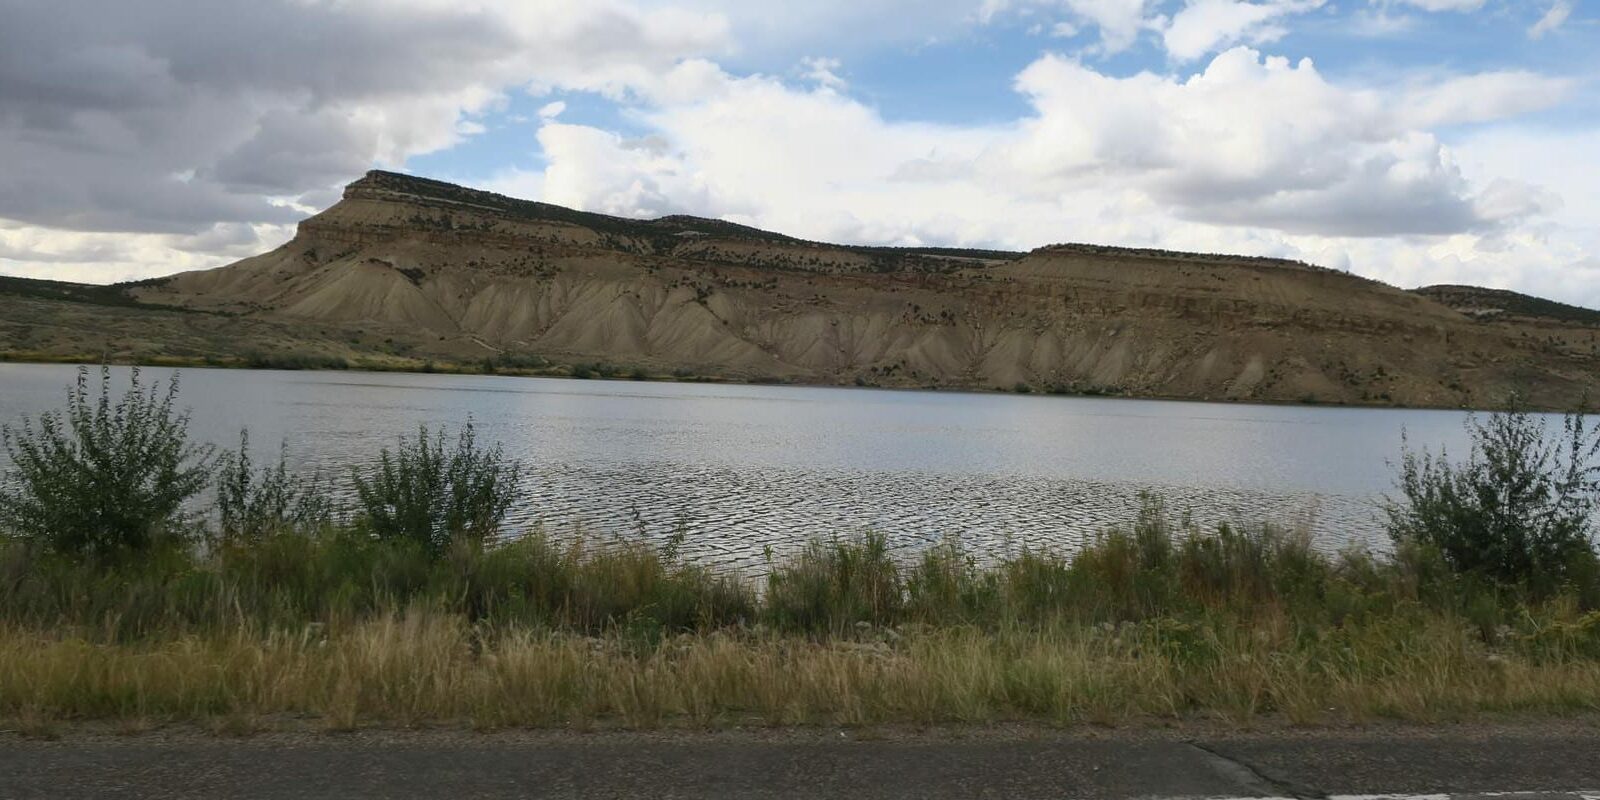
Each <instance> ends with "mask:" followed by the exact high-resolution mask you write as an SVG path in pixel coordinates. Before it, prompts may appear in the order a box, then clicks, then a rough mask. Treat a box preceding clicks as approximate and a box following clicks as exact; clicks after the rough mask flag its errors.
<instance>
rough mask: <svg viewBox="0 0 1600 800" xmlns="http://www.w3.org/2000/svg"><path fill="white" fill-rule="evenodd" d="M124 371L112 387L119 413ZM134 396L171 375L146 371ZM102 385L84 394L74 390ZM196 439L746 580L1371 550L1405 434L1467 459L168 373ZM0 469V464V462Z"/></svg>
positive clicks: (1411, 427)
mask: <svg viewBox="0 0 1600 800" xmlns="http://www.w3.org/2000/svg"><path fill="white" fill-rule="evenodd" d="M127 374H128V370H126V369H117V370H114V375H115V376H116V380H117V382H118V383H117V387H116V388H117V391H118V392H120V391H121V389H122V388H123V387H124V386H125V385H126V379H127ZM143 374H144V377H145V379H146V382H147V383H148V382H149V381H152V380H157V379H159V380H166V379H168V378H170V377H171V376H172V374H173V371H172V370H169V369H156V368H148V369H145V370H144V373H143ZM75 379H76V368H75V367H72V366H62V365H33V364H0V421H3V422H5V423H8V424H12V425H15V424H17V423H19V422H21V421H22V419H23V418H24V417H27V416H33V415H37V414H38V413H40V412H43V411H47V410H52V409H56V408H61V407H63V405H64V403H63V400H64V397H65V393H66V389H67V387H68V386H69V385H70V384H71V383H72V382H73V381H74V380H75ZM90 379H91V382H92V383H97V381H98V375H97V373H96V374H92V375H91V378H90ZM180 380H181V386H182V391H181V394H180V401H179V404H180V405H181V406H184V407H186V408H188V409H190V410H191V412H192V424H191V428H190V430H191V434H192V436H193V437H194V438H196V439H198V440H201V441H205V442H209V443H213V444H216V445H218V446H223V447H234V446H237V443H238V437H239V430H240V429H241V428H245V427H248V428H249V430H250V437H251V442H252V449H253V451H254V454H255V456H256V459H257V461H258V462H265V461H268V460H270V459H271V458H272V457H274V456H275V455H276V451H277V449H278V445H279V443H280V442H281V443H283V444H285V445H286V446H287V448H288V454H289V460H290V463H291V464H292V465H293V466H294V467H295V468H296V469H302V470H313V469H319V468H320V469H322V470H324V471H325V472H326V473H328V474H330V475H331V476H332V477H333V478H335V479H336V480H337V481H338V483H339V485H341V486H346V485H347V484H348V475H347V473H346V472H345V470H347V469H348V465H351V464H355V463H362V462H365V461H368V460H370V459H373V458H375V457H376V455H377V453H378V451H379V450H380V449H381V448H383V447H385V446H391V447H392V446H393V444H394V442H395V440H396V437H399V436H401V435H415V433H416V430H417V426H418V425H420V424H427V425H429V426H430V427H435V428H437V427H439V426H444V427H445V428H447V429H449V430H450V431H452V432H453V431H454V430H455V429H457V428H458V426H460V425H461V424H463V423H465V422H466V421H467V420H469V419H470V420H471V421H472V422H473V424H474V425H475V426H476V427H477V430H478V434H479V439H480V441H483V442H488V443H493V442H499V443H501V444H502V445H503V446H504V448H505V452H506V454H507V455H508V456H511V457H514V458H517V459H519V460H521V461H522V462H523V463H524V473H523V474H524V481H525V484H526V487H525V488H526V494H525V497H524V498H523V500H522V501H521V502H519V503H518V504H517V506H516V507H515V508H514V509H513V512H512V528H513V530H526V529H528V528H530V527H531V526H534V525H542V526H544V528H545V529H546V530H547V531H549V532H550V533H551V534H552V535H574V534H580V533H581V534H582V535H586V536H591V537H613V536H623V537H635V536H639V535H643V536H646V537H650V538H656V539H663V540H664V539H665V538H666V537H668V536H670V535H671V534H672V533H673V532H674V530H679V529H681V530H682V531H683V534H684V544H683V547H682V552H683V553H684V555H685V556H687V557H689V558H692V559H695V560H698V561H701V562H703V563H707V564H711V565H716V566H721V567H727V568H735V569H739V570H743V571H747V572H761V571H763V567H764V564H765V555H764V554H765V553H767V552H769V551H768V548H770V551H771V552H774V553H779V554H781V553H784V552H787V551H788V550H790V549H792V548H794V547H796V546H798V545H799V544H800V543H803V542H804V541H806V540H807V539H811V538H816V537H829V536H834V535H851V534H854V533H859V532H861V531H864V530H868V529H871V530H876V531H879V532H882V533H883V534H885V535H886V536H887V537H888V539H889V541H890V543H891V544H892V545H893V546H894V547H896V548H900V549H908V550H915V549H917V548H921V547H925V546H927V545H929V544H931V543H937V542H941V541H945V540H955V541H958V542H959V543H960V544H961V545H962V546H963V547H965V548H967V549H968V550H969V551H971V552H973V553H975V554H980V555H985V556H987V555H1001V554H1005V553H1014V552H1017V551H1019V550H1021V549H1023V548H1032V549H1058V550H1065V549H1071V548H1072V547H1074V546H1075V545H1077V544H1079V543H1081V542H1083V541H1084V540H1085V539H1086V538H1089V537H1092V536H1093V535H1094V534H1095V533H1096V532H1097V531H1100V530H1103V529H1105V528H1106V527H1108V526H1111V525H1115V524H1118V523H1126V522H1128V521H1130V520H1132V519H1133V517H1134V515H1135V514H1136V512H1137V510H1138V507H1139V504H1140V494H1141V493H1142V492H1153V493H1156V494H1158V495H1160V496H1161V497H1162V498H1164V499H1165V501H1166V503H1167V505H1168V506H1169V507H1170V508H1171V509H1173V511H1174V512H1178V513H1183V512H1187V513H1189V514H1191V515H1192V516H1193V518H1194V520H1195V521H1196V522H1198V523H1201V524H1205V525H1208V526H1209V525H1214V524H1217V523H1219V522H1232V523H1241V524H1247V525H1248V524H1255V523H1259V522H1262V521H1273V522H1276V523H1280V524H1284V525H1291V526H1306V527H1308V528H1309V529H1310V531H1311V532H1312V534H1313V536H1314V538H1315V541H1316V542H1317V544H1318V545H1319V546H1320V547H1323V548H1326V549H1330V550H1333V549H1339V548H1342V547H1346V546H1350V545H1370V546H1373V547H1377V548H1381V547H1383V546H1384V544H1385V537H1384V534H1383V528H1382V513H1381V511H1380V509H1379V506H1378V501H1379V500H1381V498H1382V495H1383V494H1384V493H1385V492H1389V491H1392V487H1393V483H1394V474H1395V473H1394V469H1393V467H1392V466H1391V464H1392V462H1395V461H1398V459H1399V457H1400V452H1401V433H1402V431H1405V432H1406V433H1407V435H1408V436H1409V437H1410V441H1411V443H1412V445H1413V446H1414V447H1416V446H1427V447H1430V448H1434V449H1437V448H1439V447H1441V446H1443V447H1447V448H1448V449H1449V450H1450V452H1452V453H1455V454H1459V455H1463V456H1464V455H1465V453H1466V450H1467V438H1466V434H1465V431H1464V430H1463V427H1462V425H1463V422H1464V421H1465V417H1466V415H1465V414H1463V413H1461V412H1455V411H1425V410H1393V409H1365V408H1362V409H1357V408H1333V407H1316V406H1261V405H1233V404H1220V403H1197V402H1174V401H1157V400H1130V399H1120V398H1103V397H1064V396H1043V395H1009V394H974V393H957V392H932V391H891V390H879V389H854V388H820V387H797V386H771V385H759V386H745V385H730V384H696V383H654V382H627V381H589V380H569V379H552V378H518V377H505V376H489V375H485V376H459V375H428V374H398V373H360V372H279V371H252V370H208V369H185V370H182V371H181V373H180ZM3 462H4V458H3V455H0V464H3Z"/></svg>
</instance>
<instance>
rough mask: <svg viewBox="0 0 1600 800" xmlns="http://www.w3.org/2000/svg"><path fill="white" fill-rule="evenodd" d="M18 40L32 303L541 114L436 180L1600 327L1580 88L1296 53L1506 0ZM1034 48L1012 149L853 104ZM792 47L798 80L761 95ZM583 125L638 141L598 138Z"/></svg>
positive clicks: (1114, 3) (836, 236)
mask: <svg viewBox="0 0 1600 800" xmlns="http://www.w3.org/2000/svg"><path fill="white" fill-rule="evenodd" d="M1346 5H1351V4H1349V3H1346ZM0 9H3V13H4V15H5V18H6V19H7V20H8V21H13V22H15V23H16V24H8V25H6V26H4V27H0V163H5V164H7V165H8V168H7V169H6V170H5V171H4V173H3V174H0V272H7V273H12V274H25V275H30V276H34V277H59V278H64V279H77V280H117V279H126V278H136V277H146V276H149V275H154V274H162V273H168V272H173V271H178V270H182V269H191V268H200V267H207V266H214V265H216V264H219V263H225V262H226V261H228V260H231V259H234V258H238V257H242V256H245V255H250V254H253V253H254V252H259V251H260V250H262V249H265V248H267V247H270V246H273V245H275V244H276V243H278V242H281V241H282V240H284V239H285V238H287V236H288V235H290V233H292V229H293V224H294V223H295V221H297V220H298V219H300V218H302V217H304V216H305V215H306V214H307V213H310V212H313V211H315V210H317V209H319V208H322V207H325V206H326V205H327V204H329V203H331V202H332V201H333V200H334V199H336V198H337V191H336V190H337V187H338V186H340V185H341V184H343V183H344V182H346V181H348V180H350V179H352V178H354V177H356V176H358V175H359V174H361V173H362V172H364V171H365V170H366V169H368V168H371V167H373V166H383V167H389V168H401V169H404V168H405V167H406V166H407V164H408V162H409V161H411V160H413V159H416V158H418V157H419V156H423V155H425V154H432V156H430V158H431V159H432V160H433V162H434V163H440V162H442V163H446V164H448V163H450V161H449V156H450V155H451V154H452V153H455V152H458V151H461V150H464V149H466V148H467V147H469V146H470V145H472V144H473V143H474V141H475V139H476V138H477V137H481V136H483V135H484V134H485V131H487V130H490V129H494V128H500V127H503V126H505V125H506V124H507V123H506V119H505V118H506V117H507V115H508V113H509V109H510V107H511V106H512V105H514V104H516V103H517V101H518V100H519V99H522V98H530V99H533V100H536V101H538V104H539V108H540V109H541V113H539V114H538V115H537V116H536V118H535V119H533V120H532V121H531V122H530V124H529V125H528V126H527V136H526V137H525V141H521V142H519V143H518V144H517V145H516V146H517V147H518V148H523V151H522V152H520V153H516V154H515V155H516V156H517V157H511V156H508V157H507V158H506V159H505V162H506V163H505V164H504V165H502V166H495V165H494V164H492V163H491V164H490V165H489V166H488V167H487V168H485V167H484V166H483V165H482V164H475V165H473V166H470V167H469V166H465V165H464V166H462V167H461V168H460V169H459V170H457V171H456V172H457V174H445V175H441V176H440V177H445V178H455V179H458V180H463V181H466V182H470V183H474V184H477V185H485V186H487V187H488V188H494V189H498V190H501V191H506V192H508V193H512V194H516V195H519V196H524V197H532V198H536V199H544V200H547V201H550V202H555V203H561V204H565V205H571V206H575V207H579V208H584V209H588V210H595V211H603V212H608V213H615V214H623V215H629V216H653V215H658V214H665V213H695V214H702V215H706V216H713V217H723V218H727V219H730V220H734V221H738V222H743V223H747V224H753V225H758V226H761V227H765V228H769V229H775V230H780V231H783V232H786V233H792V234H796V235H802V236H806V237H810V238H818V239H830V240H840V241H850V242H868V243H891V244H940V245H946V244H947V245H968V246H1002V247H1011V248H1029V247H1034V246H1038V245H1041V244H1046V243H1050V242H1055V241H1068V240H1077V241H1097V242H1106V243H1114V244H1127V245H1150V246H1162V247H1174V248H1196V249H1204V250H1209V251H1237V252H1242V253H1250V254H1262V255H1280V256H1289V257H1294V258H1302V259H1306V260H1310V261H1314V262H1318V263H1323V264H1327V265H1329V266H1334V267H1340V268H1349V269H1353V270H1355V271H1358V272H1361V273H1363V274H1367V275H1370V276H1372V277H1377V278H1380V279H1383V280H1387V281H1391V282H1395V283H1400V284H1409V285H1416V284H1421V283H1438V282H1474V283H1482V284H1488V285H1496V286H1504V287H1507V288H1515V289H1519V290H1523V291H1530V292H1535V293H1541V294H1545V295H1550V296H1556V297H1558V298H1560V299H1565V300H1568V301H1570V302H1585V303H1590V304H1597V303H1600V289H1595V288H1593V287H1596V286H1600V280H1597V279H1600V234H1596V233H1595V231H1596V230H1597V229H1600V197H1596V194H1595V190H1593V189H1592V188H1588V187H1593V186H1594V185H1595V181H1594V180H1592V179H1593V178H1594V177H1596V176H1595V172H1596V171H1597V170H1600V167H1597V166H1596V165H1595V163H1594V162H1595V161H1596V158H1595V157H1594V156H1593V155H1590V156H1588V157H1587V158H1585V157H1584V156H1583V155H1581V154H1582V153H1583V152H1584V150H1585V148H1586V146H1588V145H1589V144H1591V143H1593V144H1594V145H1595V146H1596V151H1600V135H1597V133H1596V131H1600V125H1597V124H1596V122H1595V120H1593V119H1588V118H1585V117H1583V115H1582V114H1581V113H1579V114H1577V116H1578V122H1577V123H1575V124H1568V125H1567V126H1566V127H1565V128H1562V129H1560V130H1555V131H1552V130H1549V129H1548V128H1546V127H1543V126H1541V125H1535V124H1531V123H1530V121H1529V120H1530V117H1531V118H1538V117H1539V116H1540V115H1551V114H1556V113H1559V112H1563V111H1564V110H1566V109H1569V108H1574V107H1578V108H1580V110H1582V109H1588V110H1592V108H1591V106H1592V99H1591V95H1592V87H1590V86H1588V85H1587V83H1586V81H1585V80H1584V78H1583V74H1582V72H1581V71H1580V70H1577V69H1573V70H1561V69H1553V68H1551V67H1550V66H1549V65H1548V64H1546V65H1540V66H1537V67H1535V66H1531V65H1516V64H1486V65H1482V66H1479V67H1477V68H1455V69H1448V70H1447V69H1430V70H1409V71H1406V72H1404V73H1399V74H1378V75H1374V74H1366V75H1361V74H1355V73H1352V72H1350V71H1345V72H1343V73H1340V74H1330V73H1329V72H1327V70H1326V69H1325V68H1324V67H1323V66H1322V65H1321V64H1320V63H1319V61H1318V59H1317V55H1318V54H1317V53H1316V52H1310V53H1305V52H1293V53H1286V52H1278V49H1277V48H1279V47H1281V46H1284V43H1285V36H1286V35H1288V34H1290V33H1291V32H1293V31H1295V30H1297V29H1298V28H1297V26H1302V25H1312V24H1315V25H1318V26H1322V27H1324V28H1326V27H1328V26H1330V25H1335V24H1345V23H1348V24H1349V25H1350V26H1352V29H1354V26H1357V25H1358V22H1359V20H1358V19H1357V18H1358V17H1361V16H1363V15H1365V16H1366V17H1371V16H1373V15H1387V16H1386V17H1385V18H1386V19H1396V18H1402V17H1403V18H1407V19H1410V18H1415V17H1423V18H1428V17H1431V16H1435V15H1446V16H1451V17H1457V18H1465V16H1466V15H1475V14H1477V15H1484V14H1496V13H1499V14H1506V13H1507V12H1506V11H1505V10H1504V9H1503V8H1499V7H1497V4H1496V2H1495V0H1476V1H1474V0H1405V1H1404V2H1400V1H1399V0H1396V2H1374V3H1358V4H1355V5H1354V7H1353V8H1351V9H1345V10H1340V9H1337V8H1335V7H1333V6H1332V4H1331V3H1329V2H1327V1H1326V0H1258V1H1256V2H1243V1H1242V0H1169V2H1156V1H1155V0H985V1H980V2H971V3H960V2H946V1H945V0H939V1H938V2H932V3H923V4H913V3H902V2H899V0H894V1H893V2H888V3H884V4H877V5H872V6H871V7H870V8H867V7H864V6H863V4H846V3H842V2H832V0H826V1H825V2H819V3H817V4H811V5H808V6H807V8H806V9H804V10H803V11H800V12H791V11H789V10H787V6H786V5H784V4H777V3H765V2H756V3H746V4H738V5H732V4H719V3H712V2H695V0H684V2H677V3H674V2H629V1H628V0H598V1H597V0H582V1H579V0H539V1H538V2H532V3H527V2H510V1H509V0H507V1H505V2H498V1H491V0H480V2H467V3H462V2H444V0H342V2H338V3H333V2H321V1H320V0H293V1H290V0H281V1H275V2H261V1H260V0H258V1H257V2H233V1H232V0H218V1H217V2H212V3H206V4H200V5H198V6H197V5H196V4H193V3H188V2H179V1H178V0H152V2H147V3H141V4H138V7H137V8H133V7H125V6H118V5H113V6H109V7H108V6H105V5H104V4H99V3H90V2H76V1H75V0H66V1H65V2H59V3H54V4H39V3H32V2H27V0H0ZM919 10H920V12H921V13H918V12H919ZM789 13H792V14H794V15H795V16H794V19H793V25H792V26H791V28H790V29H788V31H787V32H785V30H783V29H781V28H780V27H779V26H774V25H773V24H772V22H771V20H772V19H781V18H782V16H783V15H784V14H789ZM896 15H899V17H901V18H907V17H909V15H916V21H915V23H914V24H906V25H902V26H895V25H894V24H893V22H892V21H893V20H894V19H895V18H896ZM1523 16H1524V17H1526V19H1523V18H1520V17H1519V18H1517V19H1516V20H1515V23H1516V24H1517V25H1518V26H1519V27H1518V35H1520V36H1526V37H1537V38H1538V39H1539V40H1540V41H1558V40H1560V38H1561V37H1563V36H1570V35H1573V31H1574V30H1576V29H1577V28H1576V27H1575V26H1582V25H1588V24H1589V22H1588V21H1586V20H1583V19H1575V18H1574V9H1573V7H1572V5H1571V4H1570V3H1562V2H1556V3H1552V4H1545V6H1542V7H1541V8H1538V9H1533V10H1532V11H1530V12H1529V13H1528V14H1524V15H1523ZM1580 16H1581V15H1580ZM1508 19H1509V18H1508ZM841 22H843V23H846V27H848V28H849V31H848V33H846V34H844V35H843V36H842V37H841V36H840V35H838V34H830V33H829V32H830V30H838V29H839V28H840V23H841ZM1019 28H1027V29H1029V30H1030V31H1031V32H1033V33H1035V34H1036V35H1033V36H1031V37H1028V38H1026V39H1025V40H1024V41H1026V42H1029V43H1031V45H1030V46H1031V47H1033V48H1034V50H1033V52H1032V53H1024V55H1025V56H1026V58H1025V60H1024V62H1023V65H1022V66H1021V67H1020V68H1018V69H1015V70H1012V71H1011V72H1010V73H1009V77H1008V78H1007V79H1005V80H1002V81H999V82H997V84H996V85H995V87H994V92H995V93H997V94H999V93H1009V94H1010V95H1012V96H1013V97H1015V98H1016V99H1017V100H1018V101H1019V102H1018V105H1019V107H1020V108H1022V109H1024V110H1023V111H1022V112H1021V113H1017V114H1015V115H1012V116H1010V117H1008V118H1002V119H994V118H993V117H992V115H991V116H990V117H988V118H983V119H973V120H960V119H959V115H955V116H956V117H957V118H958V119H957V121H951V117H952V115H949V114H945V115H938V116H935V115H928V117H927V118H925V119H922V118H917V117H916V116H914V115H912V116H908V115H906V114H903V113H901V114H894V115H890V114H886V113H885V112H884V111H883V110H882V109H881V108H880V107H879V106H878V105H877V104H876V103H875V102H874V100H873V98H872V96H871V93H870V92H857V91H855V90H854V87H853V86H852V83H851V64H852V60H851V59H852V56H851V55H849V54H854V57H855V58H858V59H866V58H868V55H866V54H872V55H871V56H870V57H872V58H878V59H885V58H889V59H893V58H901V59H905V60H907V63H914V59H915V58H916V53H917V48H919V47H925V46H929V43H937V42H939V41H941V40H948V39H950V38H951V37H961V36H974V35H985V34H986V32H989V31H994V30H1000V29H1019ZM1588 30H1589V29H1587V28H1585V29H1584V30H1583V31H1580V33H1585V32H1588ZM875 31H883V32H884V33H882V34H881V35H878V34H876V33H875ZM1590 35H1592V34H1590ZM844 39H849V41H848V42H845V41H844ZM836 40H837V41H836ZM880 40H881V41H880ZM830 45H837V48H836V49H834V48H832V47H831V46H830ZM875 48H876V49H875ZM1141 48H1142V49H1144V50H1149V51H1150V52H1151V53H1152V54H1153V55H1152V56H1151V58H1150V59H1147V60H1146V61H1143V62H1138V63H1134V64H1131V65H1130V64H1128V63H1122V62H1121V61H1119V59H1121V60H1122V61H1126V60H1127V59H1128V58H1129V54H1130V53H1132V52H1135V51H1139V50H1140V49H1141ZM781 49H788V50H789V51H792V52H793V53H794V54H796V55H794V56H793V58H792V59H789V60H788V64H787V66H786V67H783V66H780V67H761V66H760V65H759V63H758V62H759V61H760V55H761V54H762V53H768V52H777V51H778V50H781ZM836 52H845V53H847V55H844V56H838V55H834V54H833V53H836ZM1308 56H1309V57H1308ZM784 58H788V57H787V56H784ZM753 64H754V65H755V66H752V65H753ZM574 97H589V98H593V99H594V101H595V102H596V103H599V104H602V105H604V106H605V107H606V108H609V109H611V112H610V113H609V114H607V115H603V117H604V118H602V119H596V118H593V116H594V115H590V117H589V118H584V117H582V115H579V117H578V118H574V112H572V111H570V110H568V103H567V102H565V100H564V99H563V98H565V99H572V98H574ZM927 102H928V103H929V104H935V103H939V102H940V98H939V97H938V96H937V95H936V94H930V95H929V96H928V98H927ZM589 105H594V103H590V104H589ZM1568 116H1573V115H1572V114H1569V115H1568ZM1518 154H1520V155H1521V156H1523V158H1515V157H1513V156H1515V155H1518ZM1558 158H1560V159H1566V160H1568V163H1567V164H1566V165H1565V168H1557V166H1556V165H1555V164H1552V163H1550V162H1551V161H1553V160H1554V159H1558ZM1574 158H1575V159H1576V160H1577V163H1571V159H1574ZM530 164H531V165H530Z"/></svg>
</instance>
